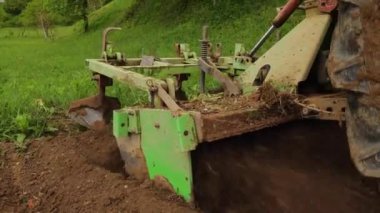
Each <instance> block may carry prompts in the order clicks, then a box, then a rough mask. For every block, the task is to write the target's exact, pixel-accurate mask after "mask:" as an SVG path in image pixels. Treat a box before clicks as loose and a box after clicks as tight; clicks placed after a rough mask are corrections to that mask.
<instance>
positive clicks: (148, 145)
mask: <svg viewBox="0 0 380 213" xmlns="http://www.w3.org/2000/svg"><path fill="white" fill-rule="evenodd" d="M140 122H141V139H142V149H143V152H144V155H145V159H146V163H147V167H148V171H149V177H150V178H151V179H152V180H154V179H157V178H159V179H161V180H162V178H164V180H166V181H167V182H168V183H170V185H171V187H172V189H173V190H174V191H175V192H176V193H177V194H178V195H181V196H182V197H183V198H184V199H185V200H186V201H187V202H192V200H193V177H192V167H191V156H190V151H191V150H194V149H195V147H196V145H197V143H198V141H197V136H196V129H195V123H194V120H193V118H192V116H191V115H190V114H189V113H182V114H180V115H174V114H172V112H171V111H168V110H160V109H142V110H140Z"/></svg>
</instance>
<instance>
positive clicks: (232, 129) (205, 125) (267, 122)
mask: <svg viewBox="0 0 380 213" xmlns="http://www.w3.org/2000/svg"><path fill="white" fill-rule="evenodd" d="M254 115H255V110H236V111H231V112H223V113H216V114H203V115H201V116H200V118H198V119H195V122H196V126H201V127H202V129H201V130H198V135H199V136H201V137H202V141H204V142H214V141H217V140H220V139H224V138H229V137H233V136H238V135H242V134H245V133H249V132H254V131H258V130H261V129H264V128H268V127H273V126H276V125H279V124H282V123H286V122H290V121H292V120H296V119H298V116H296V115H287V116H279V115H270V116H267V117H265V118H263V119H255V118H252V117H253V116H254ZM199 131H200V133H199ZM200 141H201V140H200Z"/></svg>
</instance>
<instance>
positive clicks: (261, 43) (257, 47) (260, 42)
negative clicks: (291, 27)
mask: <svg viewBox="0 0 380 213" xmlns="http://www.w3.org/2000/svg"><path fill="white" fill-rule="evenodd" d="M276 29H277V28H276V27H275V26H274V25H272V26H271V27H270V28H269V29H268V31H267V32H266V33H265V34H264V35H263V37H261V38H260V40H259V41H258V42H257V43H256V45H255V46H254V47H253V48H252V50H251V51H250V52H249V55H250V56H251V57H253V56H255V54H256V53H257V51H258V50H259V49H260V48H261V46H263V44H264V43H265V41H266V40H267V39H268V38H269V36H270V35H271V34H272V33H273V32H274V31H275V30H276Z"/></svg>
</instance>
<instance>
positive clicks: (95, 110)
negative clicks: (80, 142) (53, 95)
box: [68, 74, 120, 130]
mask: <svg viewBox="0 0 380 213" xmlns="http://www.w3.org/2000/svg"><path fill="white" fill-rule="evenodd" d="M94 80H95V81H97V83H98V88H99V93H98V95H96V96H93V97H89V98H84V99H81V100H78V101H75V102H73V103H72V104H71V105H70V109H69V113H68V114H69V117H70V118H71V119H72V120H74V121H75V122H76V123H78V124H80V125H82V126H85V127H87V128H90V129H95V130H101V129H104V128H105V127H106V126H107V124H108V123H109V122H110V120H111V117H112V111H113V110H115V109H119V108H120V102H119V100H118V99H117V98H113V97H107V96H105V88H106V86H110V85H112V79H110V78H108V77H105V76H102V75H99V74H97V75H95V76H94Z"/></svg>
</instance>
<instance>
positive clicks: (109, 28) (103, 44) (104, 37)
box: [102, 27, 121, 53]
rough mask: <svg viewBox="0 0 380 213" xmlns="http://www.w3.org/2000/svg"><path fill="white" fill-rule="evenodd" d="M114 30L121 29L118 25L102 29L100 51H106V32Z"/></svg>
mask: <svg viewBox="0 0 380 213" xmlns="http://www.w3.org/2000/svg"><path fill="white" fill-rule="evenodd" d="M114 30H121V28H120V27H108V28H106V29H105V30H104V31H103V37H102V38H103V39H102V53H103V52H104V51H107V44H109V43H108V33H110V32H111V31H114Z"/></svg>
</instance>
